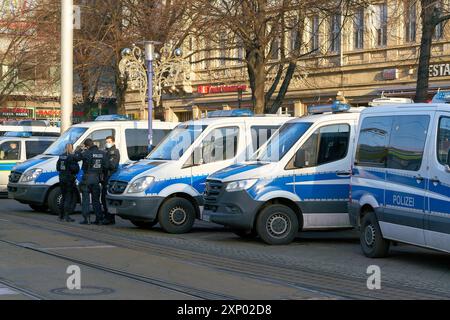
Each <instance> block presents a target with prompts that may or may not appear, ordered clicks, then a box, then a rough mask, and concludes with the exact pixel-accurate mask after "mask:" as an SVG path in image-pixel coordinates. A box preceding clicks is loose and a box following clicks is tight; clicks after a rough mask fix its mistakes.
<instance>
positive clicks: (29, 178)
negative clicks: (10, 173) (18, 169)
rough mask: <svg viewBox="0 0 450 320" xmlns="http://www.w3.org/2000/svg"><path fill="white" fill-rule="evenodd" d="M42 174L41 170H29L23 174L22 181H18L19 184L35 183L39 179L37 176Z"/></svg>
mask: <svg viewBox="0 0 450 320" xmlns="http://www.w3.org/2000/svg"><path fill="white" fill-rule="evenodd" d="M42 172H44V170H42V169H32V170H29V171H27V172H25V173H24V174H23V176H22V179H21V180H20V182H25V183H27V182H33V181H35V180H36V179H37V178H39V176H40V175H41V174H42Z"/></svg>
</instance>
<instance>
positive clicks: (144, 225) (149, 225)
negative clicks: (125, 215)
mask: <svg viewBox="0 0 450 320" xmlns="http://www.w3.org/2000/svg"><path fill="white" fill-rule="evenodd" d="M130 222H131V223H132V224H134V225H135V226H136V227H138V228H139V229H151V228H153V227H154V226H156V225H157V224H158V221H152V222H149V221H137V220H130Z"/></svg>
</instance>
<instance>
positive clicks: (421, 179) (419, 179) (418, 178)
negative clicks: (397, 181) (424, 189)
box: [414, 176, 425, 182]
mask: <svg viewBox="0 0 450 320" xmlns="http://www.w3.org/2000/svg"><path fill="white" fill-rule="evenodd" d="M414 179H416V180H417V181H418V182H423V181H424V180H425V178H424V177H422V176H415V177H414Z"/></svg>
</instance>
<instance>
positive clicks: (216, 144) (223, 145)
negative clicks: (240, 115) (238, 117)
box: [202, 127, 239, 164]
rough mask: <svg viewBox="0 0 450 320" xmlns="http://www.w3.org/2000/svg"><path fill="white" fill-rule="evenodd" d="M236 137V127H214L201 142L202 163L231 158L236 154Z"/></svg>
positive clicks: (237, 129)
mask: <svg viewBox="0 0 450 320" xmlns="http://www.w3.org/2000/svg"><path fill="white" fill-rule="evenodd" d="M238 138H239V128H238V127H226V128H218V129H214V130H213V131H212V132H211V133H210V134H208V135H207V136H206V138H205V139H203V142H202V156H203V163H204V164H207V163H213V162H218V161H224V160H229V159H233V158H234V157H235V156H236V154H237V148H238V140H239V139H238Z"/></svg>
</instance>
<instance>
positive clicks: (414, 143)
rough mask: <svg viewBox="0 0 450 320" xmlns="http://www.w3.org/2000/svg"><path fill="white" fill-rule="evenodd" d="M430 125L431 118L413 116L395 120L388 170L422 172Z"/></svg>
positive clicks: (399, 117)
mask: <svg viewBox="0 0 450 320" xmlns="http://www.w3.org/2000/svg"><path fill="white" fill-rule="evenodd" d="M429 125H430V117H429V116H412V115H411V116H398V117H395V118H394V124H393V126H392V133H391V139H390V143H389V150H388V158H387V167H388V168H390V169H398V170H407V171H418V170H420V167H421V166H422V159H423V152H424V149H425V142H426V140H427V136H428V127H429Z"/></svg>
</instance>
